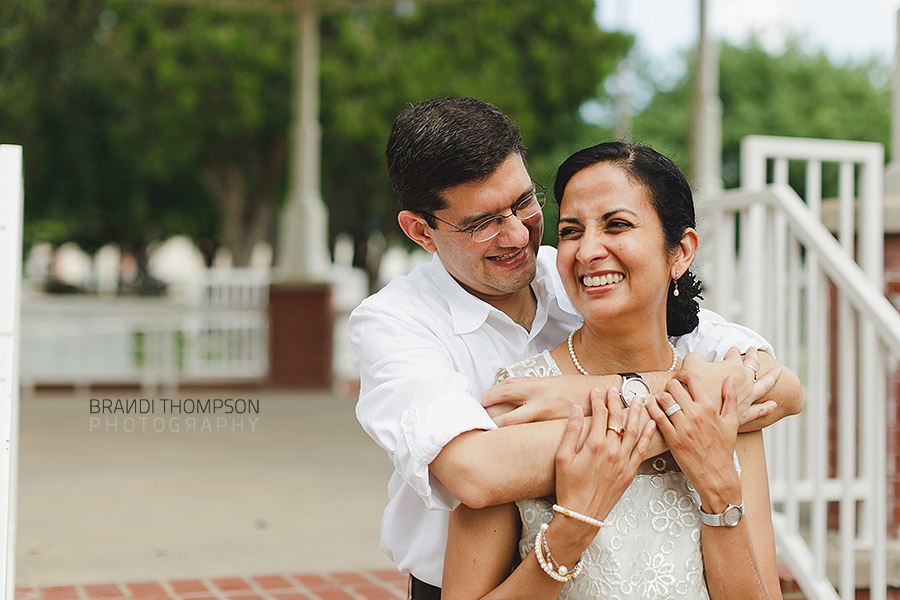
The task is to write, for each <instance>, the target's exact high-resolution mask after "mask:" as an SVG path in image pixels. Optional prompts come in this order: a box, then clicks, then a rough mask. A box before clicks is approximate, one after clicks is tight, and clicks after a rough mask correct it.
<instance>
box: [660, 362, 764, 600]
mask: <svg viewBox="0 0 900 600" xmlns="http://www.w3.org/2000/svg"><path fill="white" fill-rule="evenodd" d="M685 382H686V384H687V389H685V388H684V387H683V386H682V385H681V384H680V383H679V382H677V381H673V383H672V384H671V385H669V386H667V393H665V394H661V395H660V396H659V397H658V403H650V404H649V405H648V408H649V410H650V415H651V416H652V417H653V419H654V420H655V421H656V423H657V425H658V426H659V429H660V432H661V433H662V434H663V435H664V436H665V438H666V440H667V441H668V443H669V448H670V449H671V451H672V455H673V456H674V457H675V460H676V461H677V462H678V464H679V466H680V467H681V468H682V470H683V471H684V472H685V475H686V476H687V477H688V479H689V480H690V481H691V482H692V483H693V485H694V487H695V489H696V490H697V492H698V493H699V495H700V501H701V505H702V509H703V510H704V511H705V512H707V513H709V514H718V513H721V512H723V511H724V510H725V508H726V507H727V506H728V505H729V504H731V505H739V504H741V503H742V502H743V503H744V512H745V514H744V517H743V518H742V519H741V521H740V522H739V523H738V524H737V526H735V527H715V526H710V525H706V524H704V525H702V526H701V534H700V535H701V537H700V547H701V551H702V553H703V564H704V568H705V571H706V581H707V586H708V588H709V594H710V598H711V599H712V600H726V599H740V600H777V599H780V598H781V591H780V588H779V584H778V577H777V571H776V568H775V541H774V534H773V532H772V521H771V513H770V508H769V496H768V484H767V479H766V477H767V474H766V470H765V455H764V453H763V451H762V434H761V433H759V432H755V433H752V434H745V436H742V437H741V439H740V441H737V415H736V412H737V408H736V405H737V400H736V398H735V393H734V386H733V383H732V382H731V381H727V382H726V384H725V386H724V400H721V401H718V400H717V399H713V398H711V395H710V394H707V393H706V392H705V390H704V389H703V387H702V384H701V383H700V380H699V379H698V378H697V377H695V376H690V375H689V376H687V377H686V378H685ZM676 403H677V405H678V406H679V407H680V409H676V408H674V407H675V405H676ZM666 410H668V412H669V415H668V416H667V415H666V414H665V412H663V411H666ZM735 451H737V452H738V458H739V459H740V461H741V467H742V475H741V476H740V477H739V476H738V474H737V470H736V469H735V467H734V461H733V455H734V452H735Z"/></svg>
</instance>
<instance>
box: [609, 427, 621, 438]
mask: <svg viewBox="0 0 900 600" xmlns="http://www.w3.org/2000/svg"><path fill="white" fill-rule="evenodd" d="M606 429H607V430H608V431H612V432H613V433H615V434H616V435H617V436H619V437H622V436H623V435H625V428H624V427H613V426H612V425H610V426H609V427H607V428H606Z"/></svg>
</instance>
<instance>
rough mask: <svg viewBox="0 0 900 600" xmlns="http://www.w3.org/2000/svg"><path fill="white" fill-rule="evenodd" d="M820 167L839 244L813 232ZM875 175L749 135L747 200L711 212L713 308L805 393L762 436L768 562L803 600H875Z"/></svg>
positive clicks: (884, 315)
mask: <svg viewBox="0 0 900 600" xmlns="http://www.w3.org/2000/svg"><path fill="white" fill-rule="evenodd" d="M791 163H802V165H801V166H802V167H803V170H804V174H803V176H804V178H805V180H804V187H805V194H804V195H805V200H804V199H801V198H800V197H799V196H798V194H797V193H796V192H795V191H794V190H793V189H792V188H790V187H789V186H788V175H789V166H790V165H791ZM828 163H834V164H835V165H836V167H829V169H832V170H834V171H836V173H837V182H836V183H837V190H838V196H839V197H838V202H839V205H840V208H839V213H840V224H839V231H838V238H837V239H836V238H835V237H834V236H833V235H832V234H831V233H830V232H829V231H828V230H827V229H826V228H825V227H824V226H823V225H822V223H821V219H820V214H821V213H820V211H821V203H822V172H823V164H826V165H827V164H828ZM883 165H884V162H883V149H882V147H881V146H880V145H878V144H871V143H861V142H836V141H825V140H797V139H789V138H768V137H756V136H754V137H751V138H747V139H746V140H745V141H744V144H743V146H742V182H743V185H744V188H743V189H742V190H738V191H734V192H726V193H725V194H724V195H723V196H721V197H720V198H717V199H713V200H712V201H711V203H710V208H711V210H712V215H713V218H714V225H713V226H714V228H715V244H716V251H715V253H714V265H713V283H714V287H713V288H712V294H711V297H710V300H711V301H712V304H713V306H712V307H713V308H714V309H715V310H717V311H719V312H721V313H722V314H723V315H724V316H725V317H726V318H729V319H733V320H737V321H740V322H742V323H745V324H747V325H749V326H750V327H753V328H754V329H756V330H757V331H759V332H760V333H762V334H764V335H765V336H766V337H768V338H769V339H770V340H771V341H772V342H773V344H774V346H775V348H776V350H777V351H778V352H779V357H780V358H781V360H782V361H783V362H784V363H785V364H787V365H788V366H789V367H791V368H792V369H793V370H794V371H795V372H796V373H797V374H798V375H799V376H800V379H801V381H802V382H803V384H804V392H805V397H806V406H805V409H804V411H803V413H802V414H801V415H799V416H798V417H792V418H789V419H786V420H784V421H782V422H780V423H778V424H776V425H775V426H773V427H771V428H769V429H768V430H767V431H766V452H767V456H768V462H769V475H770V479H771V490H772V499H773V503H774V509H775V513H774V518H775V521H776V526H775V531H776V536H777V540H778V543H779V553H780V555H781V557H782V560H784V561H786V563H787V564H788V566H789V568H790V569H791V570H792V572H793V573H794V575H795V576H796V577H797V580H798V583H799V584H800V586H801V588H802V589H803V591H804V592H805V593H806V595H807V597H810V598H831V599H834V598H843V599H844V600H849V599H851V598H854V597H855V589H856V588H857V587H864V588H869V589H870V590H871V596H870V597H871V598H872V599H873V600H883V599H884V598H885V597H886V587H887V581H886V535H887V511H886V496H887V492H886V439H885V436H886V428H887V422H888V420H887V412H886V372H887V369H888V368H889V366H890V367H891V368H893V367H894V366H895V365H896V363H897V359H898V358H900V315H898V313H897V311H896V310H895V309H894V308H893V306H892V305H891V304H890V303H889V302H888V301H887V299H886V298H885V297H884V293H883V280H882V277H883V275H882V272H883V242H884V236H883V229H882V223H883V212H882V181H883V169H884V167H883ZM770 182H771V183H770ZM857 197H858V202H857ZM857 212H858V213H859V218H858V220H857V218H856V214H857ZM857 566H867V568H866V569H863V570H862V572H863V573H864V574H863V576H862V577H859V578H858V571H857Z"/></svg>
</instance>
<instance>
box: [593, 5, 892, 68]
mask: <svg viewBox="0 0 900 600" xmlns="http://www.w3.org/2000/svg"><path fill="white" fill-rule="evenodd" d="M597 4H598V9H597V18H598V20H599V22H600V24H601V25H602V26H603V28H604V29H612V30H617V29H619V30H624V31H627V32H629V33H634V34H636V36H637V47H638V48H639V49H640V50H641V51H642V52H643V53H645V54H649V55H650V56H651V57H652V58H653V59H654V62H657V61H658V62H660V63H666V62H667V61H669V62H671V59H672V57H673V55H676V56H677V52H678V51H681V50H684V49H686V48H688V47H690V46H691V45H693V44H694V43H695V41H696V39H697V14H698V10H699V9H698V4H699V2H698V0H598V2H597ZM707 7H708V8H707V10H708V13H709V23H710V33H711V34H712V35H713V36H715V37H717V38H720V39H721V38H724V39H728V40H729V41H732V42H741V41H744V40H746V39H747V37H748V36H749V35H750V34H751V33H756V34H757V36H758V37H759V38H760V39H762V40H763V41H764V43H765V44H766V45H767V47H769V48H770V49H773V50H777V49H778V47H779V44H780V43H781V42H782V41H783V40H784V36H785V33H786V32H788V31H790V32H793V33H795V34H800V35H801V36H802V39H803V40H805V42H806V43H807V45H808V46H810V47H812V48H822V49H824V50H825V51H826V53H827V54H828V55H829V56H830V57H831V58H833V59H835V60H837V61H843V60H847V59H862V58H868V57H871V56H878V57H879V58H881V59H882V60H884V61H885V63H889V62H891V61H892V57H893V54H894V47H895V45H896V36H897V34H896V30H897V9H898V7H900V0H707Z"/></svg>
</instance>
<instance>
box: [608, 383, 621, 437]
mask: <svg viewBox="0 0 900 600" xmlns="http://www.w3.org/2000/svg"><path fill="white" fill-rule="evenodd" d="M606 409H607V410H608V411H609V426H610V427H615V428H617V429H618V428H621V427H624V426H625V417H624V416H623V414H622V398H621V397H620V396H619V392H618V390H616V388H613V387H611V388H609V389H608V390H606Z"/></svg>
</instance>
